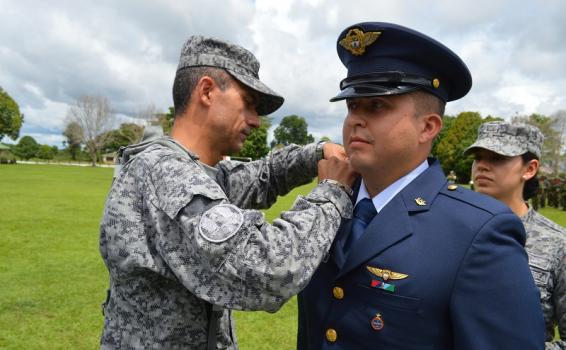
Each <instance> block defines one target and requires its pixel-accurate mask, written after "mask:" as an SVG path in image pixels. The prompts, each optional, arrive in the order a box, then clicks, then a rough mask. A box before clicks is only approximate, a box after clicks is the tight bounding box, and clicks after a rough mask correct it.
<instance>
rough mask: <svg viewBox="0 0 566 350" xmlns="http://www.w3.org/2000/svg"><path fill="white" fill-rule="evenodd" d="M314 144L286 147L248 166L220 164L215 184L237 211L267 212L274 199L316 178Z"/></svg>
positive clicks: (233, 163) (246, 164)
mask: <svg viewBox="0 0 566 350" xmlns="http://www.w3.org/2000/svg"><path fill="white" fill-rule="evenodd" d="M315 149H316V144H315V143H312V144H309V145H306V146H304V147H300V146H297V145H289V146H287V147H284V148H282V149H280V150H278V151H275V152H273V153H271V154H270V155H269V156H267V157H266V158H264V159H260V160H257V161H254V162H250V163H240V162H229V161H224V162H220V163H219V164H218V166H217V168H218V169H219V170H220V171H219V172H218V182H219V183H220V185H221V186H222V188H223V189H224V192H225V193H226V195H227V197H228V200H229V201H230V202H231V203H233V204H235V205H236V206H238V207H240V208H254V209H260V208H269V207H270V206H271V204H273V203H274V202H275V200H276V199H277V196H280V195H284V194H287V193H288V192H289V191H290V190H292V189H293V188H294V187H296V186H299V185H303V184H306V183H308V182H310V181H312V179H313V178H314V177H315V176H316V175H317V162H318V159H317V157H316V154H315V153H316V152H315Z"/></svg>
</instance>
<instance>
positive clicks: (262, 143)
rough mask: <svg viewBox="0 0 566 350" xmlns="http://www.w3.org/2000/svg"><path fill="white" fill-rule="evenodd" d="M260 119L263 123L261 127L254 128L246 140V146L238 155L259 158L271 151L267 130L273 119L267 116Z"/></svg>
mask: <svg viewBox="0 0 566 350" xmlns="http://www.w3.org/2000/svg"><path fill="white" fill-rule="evenodd" d="M260 119H261V123H260V126H259V128H257V129H254V130H252V132H251V133H250V135H249V136H248V138H247V139H246V142H244V146H243V147H242V149H241V150H240V152H239V153H238V156H240V157H250V158H252V159H259V158H262V157H265V156H266V155H267V154H268V153H269V147H268V146H267V130H269V128H270V127H271V119H270V118H269V117H266V116H262V117H260Z"/></svg>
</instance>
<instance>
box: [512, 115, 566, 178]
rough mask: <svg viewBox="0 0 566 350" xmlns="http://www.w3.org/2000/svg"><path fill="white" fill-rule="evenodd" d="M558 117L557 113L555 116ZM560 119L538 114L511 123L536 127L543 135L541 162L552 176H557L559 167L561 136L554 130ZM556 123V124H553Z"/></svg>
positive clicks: (517, 118)
mask: <svg viewBox="0 0 566 350" xmlns="http://www.w3.org/2000/svg"><path fill="white" fill-rule="evenodd" d="M556 116H557V117H559V113H558V112H557V114H556ZM559 119H560V118H556V119H554V118H551V117H549V116H545V115H542V114H538V113H533V114H531V115H529V116H517V117H514V118H513V119H512V122H513V123H525V124H530V125H534V126H536V127H537V128H538V129H539V130H540V131H541V132H542V134H543V135H544V142H543V144H542V150H541V151H542V157H541V161H542V163H543V164H545V165H547V166H548V167H549V168H550V169H552V172H553V173H554V174H558V172H559V166H560V151H561V147H562V135H561V134H560V132H559V131H557V130H556V127H557V126H558V125H560V123H561V122H560V121H559ZM555 123H556V124H555Z"/></svg>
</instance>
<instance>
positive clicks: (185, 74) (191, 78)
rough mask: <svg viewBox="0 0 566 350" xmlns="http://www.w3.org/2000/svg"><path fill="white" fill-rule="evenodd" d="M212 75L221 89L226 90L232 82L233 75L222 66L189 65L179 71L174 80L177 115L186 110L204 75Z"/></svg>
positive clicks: (174, 103)
mask: <svg viewBox="0 0 566 350" xmlns="http://www.w3.org/2000/svg"><path fill="white" fill-rule="evenodd" d="M204 76H209V77H211V78H212V79H213V80H214V81H215V82H216V84H218V86H219V87H220V89H221V90H226V88H228V87H229V86H230V84H231V80H232V79H231V77H230V75H229V74H228V72H226V71H225V70H224V69H222V68H217V67H209V66H200V67H188V68H184V69H181V70H179V71H177V74H175V80H174V81H173V105H174V106H175V116H178V115H181V114H183V113H184V112H185V109H186V108H187V104H188V102H189V100H190V98H191V95H192V93H193V90H194V89H195V87H196V86H197V83H198V81H199V80H200V79H201V78H202V77H204Z"/></svg>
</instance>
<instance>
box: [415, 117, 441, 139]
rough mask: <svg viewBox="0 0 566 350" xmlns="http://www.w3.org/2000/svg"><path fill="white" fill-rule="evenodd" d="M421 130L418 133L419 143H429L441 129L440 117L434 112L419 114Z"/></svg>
mask: <svg viewBox="0 0 566 350" xmlns="http://www.w3.org/2000/svg"><path fill="white" fill-rule="evenodd" d="M419 118H420V120H421V123H420V126H421V130H420V135H419V142H420V143H429V142H432V141H433V140H434V138H435V137H436V135H438V133H440V130H441V129H442V117H441V116H439V115H438V114H436V113H430V114H425V115H421V116H420V117H419Z"/></svg>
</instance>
